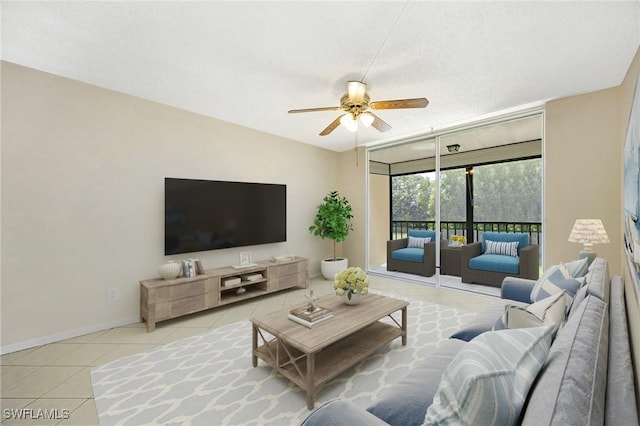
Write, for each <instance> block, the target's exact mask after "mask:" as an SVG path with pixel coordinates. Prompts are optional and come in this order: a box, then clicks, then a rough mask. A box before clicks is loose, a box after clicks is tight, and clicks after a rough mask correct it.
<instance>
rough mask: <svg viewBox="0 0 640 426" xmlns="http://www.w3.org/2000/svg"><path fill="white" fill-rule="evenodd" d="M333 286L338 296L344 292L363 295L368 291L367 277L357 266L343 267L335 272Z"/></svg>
mask: <svg viewBox="0 0 640 426" xmlns="http://www.w3.org/2000/svg"><path fill="white" fill-rule="evenodd" d="M333 288H334V290H335V291H336V294H337V295H338V296H342V295H343V294H345V293H346V292H349V293H351V294H354V293H359V294H361V295H363V296H365V295H367V294H368V293H369V277H368V276H367V274H365V273H364V271H363V270H362V269H360V268H358V267H350V268H347V269H343V270H342V271H340V272H338V273H337V274H336V276H335V279H334V280H333Z"/></svg>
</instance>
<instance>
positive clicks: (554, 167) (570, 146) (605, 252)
mask: <svg viewBox="0 0 640 426" xmlns="http://www.w3.org/2000/svg"><path fill="white" fill-rule="evenodd" d="M545 111H546V112H545V138H544V155H543V161H544V224H543V231H544V242H545V251H544V254H545V256H544V264H545V265H553V264H557V263H559V262H561V261H568V260H571V259H575V258H576V257H577V254H578V252H579V251H580V249H581V246H580V245H579V244H575V243H570V242H569V241H568V238H569V233H570V232H571V228H572V227H573V223H574V222H575V220H576V219H578V218H585V219H591V218H595V219H601V220H602V223H603V224H604V227H605V229H606V230H607V234H608V235H609V240H610V241H611V242H610V243H609V244H602V245H598V246H596V247H595V250H596V251H597V252H598V255H600V256H602V257H605V258H606V259H608V260H609V265H610V268H611V272H612V273H614V274H617V275H620V274H621V272H622V268H621V260H620V259H621V250H622V238H621V236H622V235H621V232H620V230H621V226H622V219H621V218H622V187H621V184H620V173H621V172H620V171H621V169H622V155H621V149H622V148H621V145H620V139H621V134H620V125H619V117H620V88H618V87H616V88H612V89H607V90H601V91H598V92H592V93H587V94H585V95H581V96H573V97H570V98H564V99H560V100H557V101H553V102H549V103H548V104H547V105H546V108H545Z"/></svg>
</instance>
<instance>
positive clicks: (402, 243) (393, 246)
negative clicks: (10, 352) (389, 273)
mask: <svg viewBox="0 0 640 426" xmlns="http://www.w3.org/2000/svg"><path fill="white" fill-rule="evenodd" d="M408 241H409V239H408V238H401V239H399V240H389V241H387V266H388V265H389V264H391V262H392V259H391V253H392V252H393V251H394V250H398V249H401V248H405V247H406V246H407V242H408Z"/></svg>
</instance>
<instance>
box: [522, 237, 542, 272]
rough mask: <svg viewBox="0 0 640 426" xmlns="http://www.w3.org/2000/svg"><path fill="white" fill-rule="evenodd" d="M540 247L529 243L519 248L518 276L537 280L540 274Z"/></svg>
mask: <svg viewBox="0 0 640 426" xmlns="http://www.w3.org/2000/svg"><path fill="white" fill-rule="evenodd" d="M539 253H540V247H539V246H538V245H537V244H529V245H528V246H526V247H525V248H523V249H522V250H520V277H522V278H528V279H530V280H537V279H538V277H539V276H540V266H539V265H540V255H539Z"/></svg>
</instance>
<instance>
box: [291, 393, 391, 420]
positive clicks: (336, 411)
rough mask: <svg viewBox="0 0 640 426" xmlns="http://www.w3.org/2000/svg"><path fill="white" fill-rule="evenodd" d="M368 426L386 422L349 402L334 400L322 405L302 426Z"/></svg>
mask: <svg viewBox="0 0 640 426" xmlns="http://www.w3.org/2000/svg"><path fill="white" fill-rule="evenodd" d="M316 425H317V426H327V425H367V426H378V425H380V426H384V425H386V423H385V422H383V421H382V420H380V419H379V418H377V417H376V416H374V415H373V414H371V413H367V412H366V411H365V410H363V409H362V408H360V407H359V406H357V405H355V404H354V403H352V402H349V401H341V400H339V399H334V400H331V401H329V402H326V403H324V404H322V405H321V406H320V407H319V408H318V409H317V410H315V411H313V412H312V413H311V414H309V415H308V416H307V418H306V419H304V421H303V422H302V423H300V426H316Z"/></svg>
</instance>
